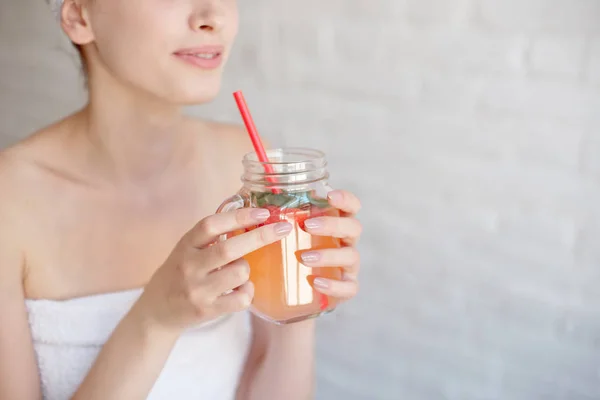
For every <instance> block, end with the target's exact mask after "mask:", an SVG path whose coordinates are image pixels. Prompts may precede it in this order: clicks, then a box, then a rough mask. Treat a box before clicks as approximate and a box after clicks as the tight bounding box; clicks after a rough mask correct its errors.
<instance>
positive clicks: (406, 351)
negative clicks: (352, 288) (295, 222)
mask: <svg viewBox="0 0 600 400" xmlns="http://www.w3.org/2000/svg"><path fill="white" fill-rule="evenodd" d="M240 6H241V7H242V10H243V11H242V15H243V21H242V30H241V33H240V38H239V42H238V45H237V52H236V55H235V56H234V57H233V59H232V61H231V64H230V67H229V68H228V74H227V78H228V80H227V83H226V85H225V87H224V90H223V94H222V96H221V97H220V98H219V99H218V100H217V101H215V102H214V103H213V104H211V105H209V106H206V107H204V108H197V109H192V110H191V112H193V113H197V114H198V115H204V116H210V117H212V118H217V119H222V120H228V121H239V117H238V115H237V112H236V110H235V105H234V102H233V101H232V97H231V92H232V91H234V90H237V89H242V90H244V92H245V93H246V97H247V99H248V101H249V102H250V106H251V108H252V110H253V113H254V114H255V120H256V121H257V123H258V124H259V126H260V127H261V131H262V132H263V134H264V135H266V136H268V137H269V138H270V140H271V141H272V142H273V143H275V144H278V145H306V146H314V147H318V148H321V149H323V150H325V151H326V152H327V153H328V154H329V159H330V162H331V172H332V175H333V183H334V184H335V186H339V187H344V188H348V189H351V190H354V191H356V192H358V193H359V194H360V195H361V196H362V198H363V201H364V203H365V208H364V213H363V215H362V218H363V221H364V223H365V225H366V232H365V237H364V239H363V242H362V245H361V246H362V251H363V254H364V264H365V265H364V273H363V277H362V279H363V286H362V287H363V291H362V294H361V296H360V297H359V298H358V299H356V300H355V301H354V302H353V303H352V304H349V305H347V306H346V307H343V308H341V309H340V310H339V312H338V313H337V314H336V315H333V316H331V317H328V318H324V319H323V320H322V321H320V338H319V346H318V352H319V353H318V354H319V356H318V357H319V366H318V373H319V379H318V398H319V399H327V400H329V399H331V400H334V399H347V400H354V399H361V400H362V399H381V400H386V399H394V400H396V399H405V400H437V399H456V400H496V399H498V400H500V399H501V400H538V399H540V400H553V399H564V400H583V399H588V400H589V399H600V291H599V290H598V287H600V268H599V267H600V250H599V248H600V246H598V243H599V242H600V211H599V210H600V208H599V206H598V204H600V180H599V179H600V161H598V160H599V159H600V1H598V0H568V1H567V0H562V1H559V0H373V1H365V0H363V1H358V0H352V1H350V0H330V1H318V0H307V1H303V2H273V1H270V0H253V1H252V2H246V1H240ZM23 21H28V23H27V24H24V23H23ZM60 43H61V40H60V35H59V33H58V31H57V28H56V26H55V25H54V24H53V21H52V18H51V17H50V16H49V15H48V14H47V12H46V11H45V10H44V5H43V1H42V0H20V1H18V2H14V1H13V2H11V1H8V0H5V1H2V2H0V48H1V49H2V51H1V52H0V71H1V74H0V93H1V94H0V120H2V121H3V123H2V125H1V126H0V140H1V142H0V143H2V142H3V143H8V142H9V141H11V140H15V139H16V138H18V137H21V136H23V135H25V134H26V133H27V132H29V131H31V130H32V129H34V128H35V127H37V126H39V125H41V124H43V123H46V122H49V121H51V120H52V119H54V118H56V117H58V116H61V115H63V114H65V113H66V112H68V111H69V110H71V109H72V108H73V107H74V106H75V105H77V104H78V102H79V101H80V99H81V93H80V92H78V91H77V85H78V81H77V79H76V69H75V67H74V66H73V65H72V63H71V61H70V60H69V59H68V58H67V57H66V56H65V55H64V53H62V52H61V50H60V47H59V44H60ZM64 87H66V88H67V92H65V93H64V94H59V89H60V88H64Z"/></svg>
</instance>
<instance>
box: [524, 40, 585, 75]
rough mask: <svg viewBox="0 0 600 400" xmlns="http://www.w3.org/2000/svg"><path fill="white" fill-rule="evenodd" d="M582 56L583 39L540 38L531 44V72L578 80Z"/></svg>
mask: <svg viewBox="0 0 600 400" xmlns="http://www.w3.org/2000/svg"><path fill="white" fill-rule="evenodd" d="M584 56H585V38H584V37H572V36H571V37H568V36H567V37H564V36H554V37H541V38H539V39H536V40H534V42H533V47H532V51H531V71H532V72H533V73H537V74H542V75H559V76H564V77H567V78H571V79H578V78H579V77H580V76H581V74H582V72H583V69H584V65H583V64H584Z"/></svg>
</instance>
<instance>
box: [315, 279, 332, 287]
mask: <svg viewBox="0 0 600 400" xmlns="http://www.w3.org/2000/svg"><path fill="white" fill-rule="evenodd" d="M313 285H315V286H316V287H318V288H321V289H327V288H329V283H328V282H327V280H326V279H323V278H315V280H314V281H313Z"/></svg>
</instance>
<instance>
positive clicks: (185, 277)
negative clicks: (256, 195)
mask: <svg viewBox="0 0 600 400" xmlns="http://www.w3.org/2000/svg"><path fill="white" fill-rule="evenodd" d="M268 218H269V211H267V210H263V209H257V208H247V209H240V210H236V211H231V212H227V213H222V214H215V215H211V216H209V217H206V218H204V219H203V220H201V221H200V222H199V223H198V224H197V225H196V226H195V227H194V228H192V229H191V230H190V231H189V232H187V233H186V234H185V235H184V236H183V238H182V239H181V240H180V241H179V242H178V243H177V245H176V246H175V249H174V250H173V252H172V253H171V255H170V256H169V257H168V258H167V260H166V262H165V263H164V264H163V265H162V266H161V267H160V268H159V269H158V270H157V271H156V273H155V274H154V276H153V277H152V279H151V280H150V282H149V283H148V285H146V288H145V290H144V293H143V294H142V296H141V297H140V299H139V301H138V306H141V309H142V310H143V311H142V312H143V314H144V318H145V320H146V321H148V322H150V323H151V324H152V325H153V326H157V325H158V327H160V328H163V329H168V330H175V331H181V330H183V329H185V328H187V327H189V326H191V325H193V324H197V323H201V322H205V321H209V320H212V319H215V318H217V317H219V316H221V315H225V314H228V313H233V312H237V311H241V310H244V309H246V308H247V307H248V306H249V305H250V303H251V301H252V298H253V296H254V287H253V285H252V283H251V282H250V281H249V277H250V268H249V265H248V263H247V262H246V261H245V260H244V259H243V258H242V257H243V256H244V255H246V254H248V253H251V252H252V251H254V250H257V249H259V248H261V247H263V246H265V245H268V244H270V243H274V242H277V241H279V240H281V239H282V238H283V237H285V236H287V235H288V234H289V233H290V231H291V230H292V225H291V224H289V223H287V222H280V223H276V224H269V225H265V226H262V227H260V228H257V229H254V230H252V231H249V232H246V233H243V234H241V235H238V236H235V237H232V238H229V239H227V240H225V241H218V242H216V243H215V240H216V239H217V238H218V237H219V236H220V235H222V234H227V233H230V232H233V231H236V230H240V229H244V228H248V227H252V226H256V225H259V224H261V223H264V222H265V221H266V220H267V219H268ZM138 309H139V307H138Z"/></svg>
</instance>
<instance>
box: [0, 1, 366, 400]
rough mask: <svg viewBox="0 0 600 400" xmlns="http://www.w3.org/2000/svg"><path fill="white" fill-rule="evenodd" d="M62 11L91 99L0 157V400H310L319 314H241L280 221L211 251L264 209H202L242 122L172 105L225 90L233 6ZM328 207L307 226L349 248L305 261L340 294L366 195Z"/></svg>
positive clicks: (137, 4) (214, 197)
mask: <svg viewBox="0 0 600 400" xmlns="http://www.w3.org/2000/svg"><path fill="white" fill-rule="evenodd" d="M56 1H60V0H56ZM59 6H60V4H59ZM59 14H60V21H61V26H62V29H63V30H64V32H65V33H66V34H67V35H68V37H69V38H70V39H71V41H72V42H73V43H74V44H75V45H76V46H77V47H78V49H79V50H80V52H81V54H82V57H83V61H84V65H85V67H86V74H87V77H88V87H89V101H88V103H87V105H86V106H85V107H84V108H83V109H81V110H80V111H78V112H76V113H75V114H73V115H71V116H69V117H67V118H66V119H64V120H62V121H59V122H57V123H56V124H54V125H52V126H49V127H47V128H45V129H42V130H41V131H39V132H37V133H36V134H34V135H32V136H31V137H29V138H27V139H26V140H24V141H22V142H20V143H17V144H16V145H14V146H12V147H11V148H9V149H6V150H5V151H3V152H2V153H1V154H0V193H2V195H1V196H0V304H2V307H0V321H1V324H0V399H1V400H14V399H19V400H28V399H39V398H41V397H44V398H49V399H63V398H74V399H85V400H90V399H103V400H106V399H126V400H135V399H145V398H151V399H191V398H194V399H210V400H220V399H233V398H237V399H260V400H270V399H308V398H311V396H312V390H313V363H314V356H313V345H314V338H315V326H314V322H313V321H305V322H301V323H297V324H292V325H288V326H283V327H282V326H276V325H271V324H268V323H266V322H263V321H261V320H258V319H256V318H255V317H250V316H249V313H247V312H242V311H243V310H245V309H246V308H247V307H248V305H249V303H250V301H251V299H252V296H253V287H252V285H251V283H250V282H249V281H248V273H249V272H248V265H247V264H246V263H245V262H244V261H243V260H242V256H244V255H245V254H247V253H249V252H251V251H253V250H255V249H256V248H258V247H261V246H264V245H266V244H268V243H272V242H275V241H278V240H281V239H282V238H283V237H284V236H285V235H286V234H287V233H289V231H290V228H291V226H290V225H289V224H287V223H280V224H270V225H266V226H264V227H262V228H259V229H256V230H253V231H251V232H249V233H245V234H243V235H241V236H237V237H236V238H233V239H230V240H227V241H225V242H220V243H218V244H216V245H214V246H208V244H210V243H212V242H213V241H214V239H215V238H216V237H217V236H218V235H219V234H221V233H225V232H230V231H233V230H237V229H239V228H242V227H246V226H251V225H257V224H258V223H259V222H262V221H264V220H266V218H267V217H268V213H264V212H261V210H258V209H254V210H250V209H247V210H240V211H235V212H230V213H224V214H219V215H211V214H213V213H214V210H215V207H216V205H218V204H219V203H220V202H221V201H222V200H223V199H225V198H226V197H227V196H229V195H230V194H232V193H234V192H235V191H237V189H238V182H239V178H238V177H239V171H238V166H239V163H240V160H241V158H242V156H243V155H244V154H245V153H247V152H249V151H251V150H252V149H251V148H250V146H249V141H248V139H247V136H246V134H245V132H244V131H243V130H242V129H241V128H239V127H237V126H229V125H224V124H218V123H213V122H206V121H198V120H192V119H188V118H186V117H184V116H183V114H182V113H181V107H182V106H184V105H187V104H196V103H203V102H207V101H209V100H211V99H212V98H214V97H215V95H216V94H217V92H218V89H219V85H220V79H221V72H222V67H223V63H224V62H225V60H226V59H227V58H228V56H229V52H230V49H231V45H232V42H233V40H234V37H235V36H236V31H237V25H238V16H237V7H236V3H235V0H178V1H164V0H128V1H121V0H65V1H64V4H62V6H61V7H60V13H59ZM330 203H331V204H332V206H334V207H337V208H339V209H341V210H342V211H343V213H342V217H339V218H333V217H327V218H317V219H313V221H312V222H313V224H312V225H311V224H308V223H307V227H308V226H311V227H312V230H311V231H310V232H311V233H313V234H316V235H333V236H337V237H340V238H342V239H343V243H344V244H345V246H343V247H342V248H340V249H335V250H324V251H321V252H320V254H319V257H316V259H315V260H313V262H312V264H310V265H311V266H331V265H342V266H343V267H344V268H345V274H344V275H343V279H342V280H340V281H325V282H323V284H322V285H320V286H319V290H320V291H321V292H322V293H325V294H327V295H330V296H334V297H339V298H341V299H349V298H351V297H353V296H354V295H355V294H356V292H357V288H358V284H357V272H358V253H357V251H356V250H355V248H354V245H355V243H356V241H357V239H358V236H359V234H360V230H361V227H360V223H359V222H357V221H356V220H355V219H354V218H353V215H354V214H355V213H356V212H357V211H358V208H359V201H358V200H357V199H356V197H355V196H353V195H352V194H350V193H348V192H344V191H335V192H332V193H331V194H330ZM221 267H222V268H221ZM219 268H220V269H219ZM138 288H139V289H138ZM142 288H143V289H142ZM230 289H234V290H233V291H230ZM223 293H229V294H226V295H223ZM224 316H229V317H228V318H224Z"/></svg>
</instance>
